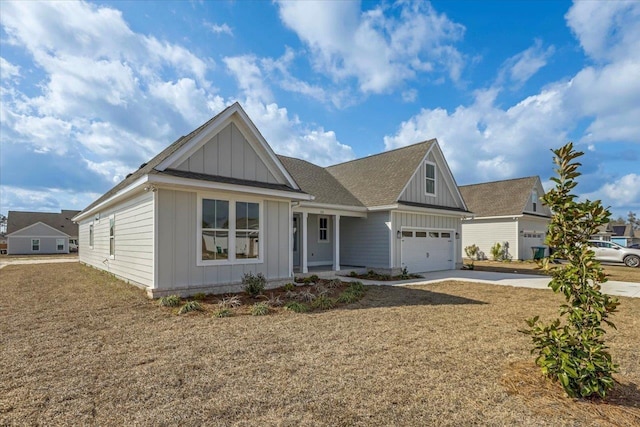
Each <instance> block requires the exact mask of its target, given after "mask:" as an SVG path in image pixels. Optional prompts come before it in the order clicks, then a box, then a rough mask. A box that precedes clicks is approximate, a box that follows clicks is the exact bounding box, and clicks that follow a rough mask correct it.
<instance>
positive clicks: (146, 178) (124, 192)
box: [71, 175, 149, 222]
mask: <svg viewBox="0 0 640 427" xmlns="http://www.w3.org/2000/svg"><path fill="white" fill-rule="evenodd" d="M148 181H149V175H144V176H143V177H141V178H139V179H137V180H136V181H134V182H133V183H132V184H131V185H129V186H127V187H125V188H123V189H122V190H120V191H118V192H117V193H116V194H114V195H113V196H111V197H109V198H108V199H107V200H105V201H103V202H102V203H99V204H97V205H95V206H94V207H92V208H91V209H89V210H88V211H86V212H81V213H79V214H78V215H76V216H74V217H73V218H71V221H73V222H78V221H81V220H83V219H84V218H87V217H89V216H91V215H92V214H93V213H95V212H99V211H100V209H102V208H105V207H106V206H109V205H111V204H112V203H114V202H116V201H117V200H120V199H121V198H123V197H124V196H127V195H128V194H129V193H130V192H132V191H134V190H135V189H137V188H138V187H140V186H142V185H143V184H146V183H147V182H148Z"/></svg>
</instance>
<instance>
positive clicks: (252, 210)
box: [247, 203, 260, 230]
mask: <svg viewBox="0 0 640 427" xmlns="http://www.w3.org/2000/svg"><path fill="white" fill-rule="evenodd" d="M247 221H248V223H249V224H248V225H249V226H248V228H249V229H250V230H257V229H259V228H260V205H258V204H257V203H247Z"/></svg>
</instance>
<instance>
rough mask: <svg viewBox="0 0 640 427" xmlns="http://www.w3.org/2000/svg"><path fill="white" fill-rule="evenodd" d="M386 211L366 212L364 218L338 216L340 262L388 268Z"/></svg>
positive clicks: (388, 231)
mask: <svg viewBox="0 0 640 427" xmlns="http://www.w3.org/2000/svg"><path fill="white" fill-rule="evenodd" d="M389 216H390V213H389V211H384V212H369V213H368V214H367V217H366V218H354V217H347V216H344V217H341V218H340V263H341V264H342V265H350V266H361V267H371V268H389V267H390V266H389V250H390V249H389V243H390V242H389V234H390V230H389V224H390V219H389Z"/></svg>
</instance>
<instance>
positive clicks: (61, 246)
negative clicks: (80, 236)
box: [56, 239, 64, 251]
mask: <svg viewBox="0 0 640 427" xmlns="http://www.w3.org/2000/svg"><path fill="white" fill-rule="evenodd" d="M56 250H57V251H64V239H56Z"/></svg>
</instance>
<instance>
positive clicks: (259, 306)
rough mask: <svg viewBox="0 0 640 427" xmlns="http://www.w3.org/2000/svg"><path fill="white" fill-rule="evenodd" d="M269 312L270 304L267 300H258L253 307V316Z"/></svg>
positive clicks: (264, 314)
mask: <svg viewBox="0 0 640 427" xmlns="http://www.w3.org/2000/svg"><path fill="white" fill-rule="evenodd" d="M267 314H269V305H268V304H267V303H266V302H257V303H255V304H253V307H251V315H252V316H266V315H267Z"/></svg>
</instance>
